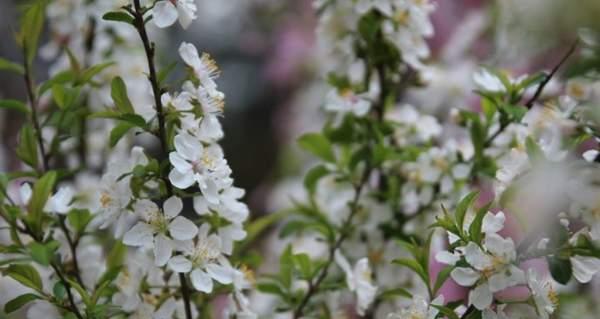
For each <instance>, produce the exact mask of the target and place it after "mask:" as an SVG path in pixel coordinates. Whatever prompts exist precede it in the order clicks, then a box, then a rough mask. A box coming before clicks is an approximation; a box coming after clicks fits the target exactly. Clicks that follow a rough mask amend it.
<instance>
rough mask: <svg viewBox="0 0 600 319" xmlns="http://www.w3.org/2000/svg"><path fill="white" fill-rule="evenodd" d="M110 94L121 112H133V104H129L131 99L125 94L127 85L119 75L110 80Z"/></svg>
mask: <svg viewBox="0 0 600 319" xmlns="http://www.w3.org/2000/svg"><path fill="white" fill-rule="evenodd" d="M110 96H111V97H112V99H113V101H114V102H115V106H116V107H117V109H118V110H119V111H120V112H121V113H123V114H133V113H135V112H134V109H133V105H131V101H130V100H129V96H127V87H126V86H125V82H124V81H123V79H122V78H121V77H119V76H117V77H115V78H114V79H113V80H112V82H111V84H110Z"/></svg>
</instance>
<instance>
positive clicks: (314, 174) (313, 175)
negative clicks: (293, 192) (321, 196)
mask: <svg viewBox="0 0 600 319" xmlns="http://www.w3.org/2000/svg"><path fill="white" fill-rule="evenodd" d="M327 174H329V170H328V169H327V168H326V167H325V166H323V165H317V166H315V167H313V168H311V169H310V170H309V171H308V172H307V173H306V176H305V177H304V187H305V188H306V189H307V190H308V193H309V194H314V193H315V190H316V188H317V182H319V180H320V179H321V177H324V176H326V175H327Z"/></svg>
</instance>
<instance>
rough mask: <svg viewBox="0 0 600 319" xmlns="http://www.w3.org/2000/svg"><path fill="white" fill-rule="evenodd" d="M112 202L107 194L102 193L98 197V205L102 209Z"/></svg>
mask: <svg viewBox="0 0 600 319" xmlns="http://www.w3.org/2000/svg"><path fill="white" fill-rule="evenodd" d="M112 201H113V199H112V197H110V195H109V194H108V193H106V192H102V194H101V195H100V205H102V208H107V207H108V206H109V205H110V204H111V203H112Z"/></svg>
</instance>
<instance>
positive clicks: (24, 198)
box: [19, 183, 32, 204]
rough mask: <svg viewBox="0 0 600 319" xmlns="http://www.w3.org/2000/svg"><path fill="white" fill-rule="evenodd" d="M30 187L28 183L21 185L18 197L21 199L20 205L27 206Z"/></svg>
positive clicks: (29, 197)
mask: <svg viewBox="0 0 600 319" xmlns="http://www.w3.org/2000/svg"><path fill="white" fill-rule="evenodd" d="M31 193H32V191H31V185H30V184H29V183H23V184H22V185H21V187H20V188H19V196H20V197H21V203H23V204H27V203H28V202H29V199H31Z"/></svg>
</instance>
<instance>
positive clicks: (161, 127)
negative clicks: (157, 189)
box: [128, 0, 192, 319]
mask: <svg viewBox="0 0 600 319" xmlns="http://www.w3.org/2000/svg"><path fill="white" fill-rule="evenodd" d="M133 7H134V9H133V10H131V9H129V10H128V12H129V13H131V14H133V18H134V20H133V25H134V26H135V28H136V29H137V31H138V34H139V35H140V39H141V40H142V43H143V44H144V51H145V52H146V60H147V62H148V71H149V74H148V80H149V81H150V84H151V85H152V92H153V94H154V104H155V105H156V117H157V118H158V139H159V140H160V145H161V148H162V151H163V153H164V154H168V152H169V144H168V142H167V134H166V130H165V127H166V126H165V115H164V112H163V105H162V101H161V100H160V96H161V89H160V83H159V81H158V77H157V75H156V67H155V65H154V48H155V47H154V43H152V42H150V39H149V38H148V33H147V31H146V21H145V19H144V13H145V12H146V11H145V10H144V9H143V8H142V6H141V5H140V0H133ZM161 178H162V180H163V182H164V184H165V187H166V189H167V194H168V195H170V194H172V193H173V188H172V186H171V183H170V182H169V179H168V177H167V176H164V175H163V174H162V173H161ZM179 282H180V285H181V294H182V296H183V302H184V308H185V316H186V318H187V319H192V308H191V302H190V290H189V288H188V285H187V281H186V277H185V274H183V273H180V274H179Z"/></svg>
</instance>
